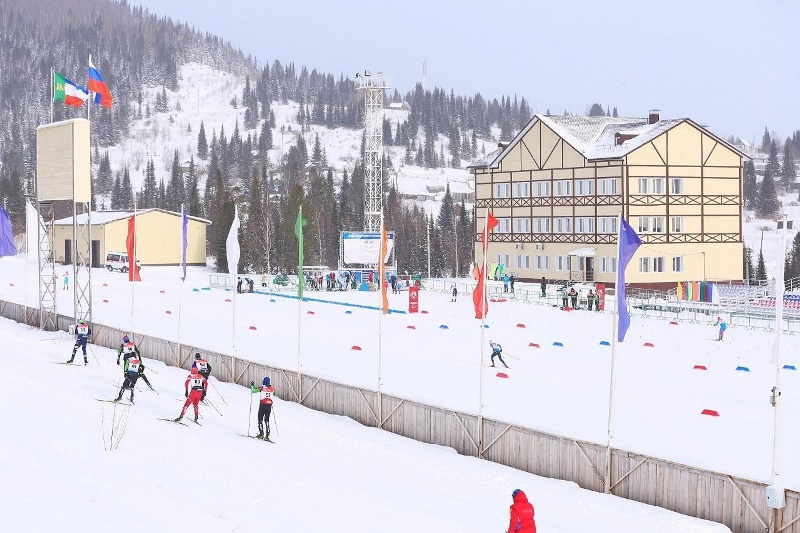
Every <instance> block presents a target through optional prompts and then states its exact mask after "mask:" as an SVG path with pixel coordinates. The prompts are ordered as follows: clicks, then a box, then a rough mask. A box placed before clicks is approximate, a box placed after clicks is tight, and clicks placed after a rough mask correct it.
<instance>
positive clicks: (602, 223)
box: [597, 217, 617, 235]
mask: <svg viewBox="0 0 800 533" xmlns="http://www.w3.org/2000/svg"><path fill="white" fill-rule="evenodd" d="M597 228H598V233H604V234H606V235H608V234H614V233H616V232H617V217H599V218H598V219H597Z"/></svg>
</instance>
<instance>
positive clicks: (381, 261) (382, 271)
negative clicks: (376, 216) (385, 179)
mask: <svg viewBox="0 0 800 533" xmlns="http://www.w3.org/2000/svg"><path fill="white" fill-rule="evenodd" d="M385 234H386V227H385V226H384V220H383V206H382V205H381V243H380V245H379V246H378V250H379V251H378V295H379V296H380V302H381V305H380V311H379V312H378V427H379V428H383V411H382V409H381V406H382V405H383V398H382V396H381V379H382V377H383V376H382V372H381V370H382V369H381V362H382V357H383V283H384V278H385V277H386V264H385V260H386V258H385V257H384V255H383V254H384V249H383V237H384V235H385Z"/></svg>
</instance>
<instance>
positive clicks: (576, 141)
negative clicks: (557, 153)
mask: <svg viewBox="0 0 800 533" xmlns="http://www.w3.org/2000/svg"><path fill="white" fill-rule="evenodd" d="M537 121H539V122H542V123H543V124H545V125H546V126H547V127H548V128H550V129H551V130H553V132H554V133H555V134H556V135H558V136H559V137H561V138H562V139H563V140H564V141H565V142H566V143H567V144H569V145H570V146H572V147H573V148H575V150H577V151H578V152H580V153H581V155H583V156H584V157H585V158H586V159H588V160H590V161H592V160H595V161H596V160H604V159H621V158H622V157H624V156H626V155H627V154H629V153H630V152H632V151H634V150H636V149H637V148H639V147H641V146H643V145H644V144H646V143H648V142H650V141H652V140H653V139H655V138H656V137H658V136H659V135H661V134H662V133H664V132H666V131H668V130H670V129H672V128H674V127H675V126H677V125H678V124H680V123H682V122H689V123H690V124H692V125H693V126H695V127H696V128H698V129H701V130H703V131H704V132H705V133H706V134H708V135H710V136H711V137H713V138H714V139H715V140H717V141H718V142H720V143H722V144H724V145H725V146H727V147H728V148H730V149H731V150H733V151H734V152H736V153H737V154H739V155H741V156H742V157H747V154H744V153H742V152H741V151H740V150H739V149H737V148H736V147H735V146H732V145H731V144H730V143H728V142H726V141H725V140H724V139H721V138H719V137H717V136H716V135H714V134H713V133H711V132H710V131H708V130H707V129H705V128H703V127H702V126H700V125H698V124H697V123H696V122H694V121H692V120H691V119H689V118H678V119H668V120H659V121H657V122H655V123H652V124H651V123H650V121H649V119H648V118H635V117H627V118H626V117H585V116H557V115H556V116H552V115H535V116H534V117H533V118H532V119H531V121H530V122H528V124H527V125H526V126H525V128H523V129H522V130H521V131H520V132H519V133H518V134H517V135H516V136H515V137H514V139H513V140H512V141H511V142H510V143H509V144H508V146H506V147H505V149H501V150H498V151H495V152H493V153H491V154H488V155H486V156H485V157H483V158H481V159H479V160H478V161H476V162H475V163H473V164H472V165H470V166H469V168H488V167H492V168H496V167H497V166H498V165H499V163H500V160H501V159H502V158H503V157H504V156H505V154H506V153H508V152H509V151H510V150H511V149H512V148H513V147H514V146H515V145H516V144H517V143H518V142H519V141H520V139H522V138H523V137H524V136H525V134H527V133H528V131H529V130H530V129H531V128H532V127H533V126H534V125H535V124H536V123H537ZM617 136H619V137H620V138H621V139H622V140H623V142H621V143H619V144H617Z"/></svg>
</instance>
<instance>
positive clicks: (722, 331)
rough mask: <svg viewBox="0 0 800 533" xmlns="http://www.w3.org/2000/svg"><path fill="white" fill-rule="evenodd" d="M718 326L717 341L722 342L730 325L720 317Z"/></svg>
mask: <svg viewBox="0 0 800 533" xmlns="http://www.w3.org/2000/svg"><path fill="white" fill-rule="evenodd" d="M717 325H718V326H719V337H717V340H718V341H721V340H722V336H723V335H725V330H726V329H728V323H727V322H725V321H724V320H723V319H722V317H721V316H718V317H717Z"/></svg>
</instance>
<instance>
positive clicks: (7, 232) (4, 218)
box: [0, 205, 17, 257]
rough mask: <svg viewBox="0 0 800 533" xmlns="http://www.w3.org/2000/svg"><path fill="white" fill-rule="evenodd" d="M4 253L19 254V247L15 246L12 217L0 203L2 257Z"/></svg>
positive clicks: (0, 251) (0, 249) (0, 252)
mask: <svg viewBox="0 0 800 533" xmlns="http://www.w3.org/2000/svg"><path fill="white" fill-rule="evenodd" d="M4 255H17V247H16V246H14V234H13V233H12V232H11V219H10V218H9V216H8V213H6V210H5V209H4V208H3V206H2V205H0V257H3V256H4Z"/></svg>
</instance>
